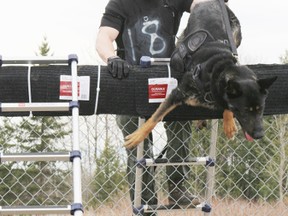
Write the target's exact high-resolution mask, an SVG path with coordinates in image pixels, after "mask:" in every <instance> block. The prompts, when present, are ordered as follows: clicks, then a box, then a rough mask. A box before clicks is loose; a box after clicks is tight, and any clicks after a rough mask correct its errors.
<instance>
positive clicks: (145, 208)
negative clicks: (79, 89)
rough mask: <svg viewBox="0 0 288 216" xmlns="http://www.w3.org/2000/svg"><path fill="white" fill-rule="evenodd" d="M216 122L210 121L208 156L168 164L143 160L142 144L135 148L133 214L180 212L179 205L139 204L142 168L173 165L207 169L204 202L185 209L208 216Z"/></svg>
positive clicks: (140, 119) (143, 120)
mask: <svg viewBox="0 0 288 216" xmlns="http://www.w3.org/2000/svg"><path fill="white" fill-rule="evenodd" d="M144 122H145V119H142V118H139V123H138V126H139V127H141V125H143V124H144ZM217 129H218V120H212V132H211V147H210V152H209V156H207V157H196V158H191V159H189V160H186V161H174V162H168V160H167V159H165V158H161V159H151V158H148V159H147V158H144V157H143V151H144V147H143V145H144V142H141V143H140V144H139V145H138V146H137V163H136V176H135V196H134V197H135V201H134V206H133V214H134V215H137V216H141V215H143V214H144V213H148V212H156V211H167V210H171V211H172V210H179V209H180V210H181V209H182V207H181V206H179V205H143V204H141V193H142V173H143V168H145V167H149V166H173V165H205V166H206V167H207V168H208V170H207V171H208V175H207V180H206V195H205V200H206V201H205V202H202V203H200V204H199V205H197V206H191V207H187V209H197V210H201V211H203V213H204V215H209V214H210V212H211V210H212V207H211V205H210V203H211V202H212V196H213V187H214V173H215V167H214V166H215V158H216V140H217ZM212 158H214V159H212Z"/></svg>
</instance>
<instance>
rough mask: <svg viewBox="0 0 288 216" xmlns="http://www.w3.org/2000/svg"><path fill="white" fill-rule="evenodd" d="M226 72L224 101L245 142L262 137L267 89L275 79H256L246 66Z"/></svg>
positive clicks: (236, 67)
mask: <svg viewBox="0 0 288 216" xmlns="http://www.w3.org/2000/svg"><path fill="white" fill-rule="evenodd" d="M229 70H231V68H230V69H227V71H226V80H225V82H226V83H225V90H224V91H225V93H224V99H225V101H226V102H227V104H228V108H229V109H230V110H231V111H232V112H233V114H234V116H235V118H236V119H237V120H238V122H239V123H240V125H241V127H242V130H243V132H244V134H245V137H246V139H247V140H249V141H252V140H253V139H260V138H262V137H263V136H264V130H263V120H262V117H263V112H264V108H265V100H266V98H267V94H268V88H269V87H270V86H271V85H272V83H273V82H274V81H275V80H276V79H277V77H275V76H274V77H270V78H264V79H257V78H256V75H255V74H254V73H253V72H252V70H251V69H249V68H248V67H246V66H235V67H233V70H234V71H233V72H232V73H231V72H229Z"/></svg>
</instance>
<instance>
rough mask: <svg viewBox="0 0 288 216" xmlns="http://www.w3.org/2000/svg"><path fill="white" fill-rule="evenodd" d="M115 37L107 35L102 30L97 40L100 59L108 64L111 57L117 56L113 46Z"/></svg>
mask: <svg viewBox="0 0 288 216" xmlns="http://www.w3.org/2000/svg"><path fill="white" fill-rule="evenodd" d="M114 37H115V36H113V35H112V36H111V35H109V34H107V32H105V30H102V29H100V30H99V33H98V36H97V40H96V50H97V52H98V54H99V56H100V58H101V59H102V60H103V61H104V62H106V63H107V59H108V58H109V57H112V56H115V55H116V54H115V48H114V45H113V42H114Z"/></svg>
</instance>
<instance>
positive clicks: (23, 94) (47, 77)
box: [0, 65, 288, 120]
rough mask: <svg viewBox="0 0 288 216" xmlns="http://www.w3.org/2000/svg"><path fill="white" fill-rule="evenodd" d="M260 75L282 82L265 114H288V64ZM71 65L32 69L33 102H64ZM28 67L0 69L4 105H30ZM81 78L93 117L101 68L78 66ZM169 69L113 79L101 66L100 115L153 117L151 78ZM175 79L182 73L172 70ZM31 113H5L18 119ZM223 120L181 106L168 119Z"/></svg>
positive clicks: (262, 69) (85, 109) (258, 68)
mask: <svg viewBox="0 0 288 216" xmlns="http://www.w3.org/2000/svg"><path fill="white" fill-rule="evenodd" d="M249 67H250V68H251V69H253V70H254V71H255V72H256V73H257V74H258V76H259V77H260V78H261V77H267V76H273V75H277V76H278V79H277V80H276V82H275V83H274V84H273V85H272V87H271V88H270V89H269V92H270V93H269V95H268V98H267V103H266V109H265V115H271V114H286V113H288V94H287V93H288V85H287V83H288V65H249ZM70 74H71V69H70V67H69V66H59V65H57V66H55V65H53V66H35V67H32V69H31V88H32V102H60V100H59V86H60V75H70ZM27 75H28V68H27V67H24V66H2V67H0V102H2V103H5V102H28V101H29V99H28V82H27V81H28V77H27ZM78 75H79V76H90V101H80V115H93V114H94V110H95V98H96V88H97V80H98V67H97V66H92V65H84V66H78ZM167 76H168V70H167V66H153V67H150V68H145V69H143V68H140V67H138V66H134V67H132V71H131V72H130V74H129V77H128V78H126V79H123V80H118V79H113V78H112V77H111V76H110V74H109V73H108V71H107V68H106V67H104V66H102V67H101V77H100V80H101V82H100V83H101V84H100V97H99V103H98V109H97V114H127V115H135V116H142V117H149V116H150V115H151V114H152V113H153V112H154V111H155V109H156V108H157V107H158V105H159V104H149V103H148V78H153V77H167ZM172 77H175V78H177V79H180V77H181V74H179V73H176V72H174V71H172ZM62 102H63V100H62ZM28 114H29V113H27V112H25V113H1V114H0V115H6V116H18V115H28ZM33 114H34V115H40V116H46V115H53V116H55V115H59V116H61V115H71V113H70V112H33ZM211 118H222V110H218V111H211V110H207V109H204V108H193V107H188V106H181V107H178V108H177V109H175V110H174V111H172V112H171V113H170V114H169V115H168V116H167V117H166V118H165V120H188V119H191V120H193V119H211Z"/></svg>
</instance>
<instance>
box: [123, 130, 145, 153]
mask: <svg viewBox="0 0 288 216" xmlns="http://www.w3.org/2000/svg"><path fill="white" fill-rule="evenodd" d="M147 136H148V134H146V133H144V132H143V131H141V130H137V131H135V132H134V133H132V134H130V135H128V136H126V137H125V143H124V147H125V148H127V149H132V148H134V147H136V146H137V145H138V144H139V143H140V142H142V141H143V140H144V139H145V138H146V137H147Z"/></svg>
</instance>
